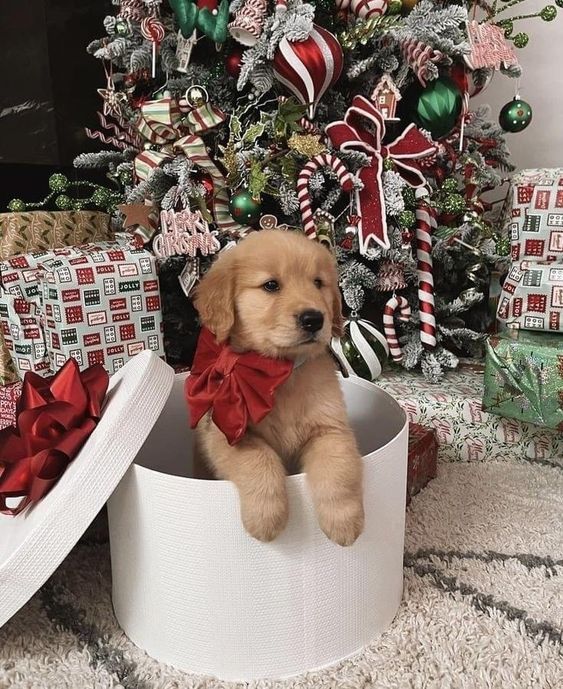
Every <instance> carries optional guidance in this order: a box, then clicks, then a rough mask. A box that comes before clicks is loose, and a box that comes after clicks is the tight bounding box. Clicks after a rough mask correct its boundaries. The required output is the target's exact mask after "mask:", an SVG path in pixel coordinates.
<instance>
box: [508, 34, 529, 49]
mask: <svg viewBox="0 0 563 689" xmlns="http://www.w3.org/2000/svg"><path fill="white" fill-rule="evenodd" d="M512 40H513V42H514V45H515V46H516V47H517V48H525V47H526V46H527V45H528V42H529V40H530V37H529V36H528V34H527V33H524V32H523V31H521V32H520V33H517V34H516V36H514V38H513V39H512Z"/></svg>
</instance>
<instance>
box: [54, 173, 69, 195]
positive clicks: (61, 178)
mask: <svg viewBox="0 0 563 689" xmlns="http://www.w3.org/2000/svg"><path fill="white" fill-rule="evenodd" d="M69 184H70V182H69V181H68V178H67V177H66V175H62V174H61V173H60V172H55V174H54V175H51V176H50V177H49V189H50V190H51V191H59V192H60V191H64V190H65V189H68V185H69Z"/></svg>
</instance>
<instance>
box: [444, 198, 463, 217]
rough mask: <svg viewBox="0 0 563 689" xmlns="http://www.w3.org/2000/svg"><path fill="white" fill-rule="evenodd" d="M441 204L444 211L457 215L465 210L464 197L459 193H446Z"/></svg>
mask: <svg viewBox="0 0 563 689" xmlns="http://www.w3.org/2000/svg"><path fill="white" fill-rule="evenodd" d="M441 206H442V211H443V212H444V213H449V214H451V215H459V214H460V213H463V212H464V211H465V199H464V198H463V196H461V195H460V194H448V195H447V196H446V198H445V199H444V200H443V201H442V203H441Z"/></svg>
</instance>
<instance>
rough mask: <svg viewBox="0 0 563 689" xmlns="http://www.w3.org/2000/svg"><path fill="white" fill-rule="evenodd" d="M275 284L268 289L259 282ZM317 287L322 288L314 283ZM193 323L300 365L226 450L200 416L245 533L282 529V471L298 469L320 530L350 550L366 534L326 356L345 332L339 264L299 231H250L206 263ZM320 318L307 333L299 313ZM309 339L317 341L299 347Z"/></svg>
mask: <svg viewBox="0 0 563 689" xmlns="http://www.w3.org/2000/svg"><path fill="white" fill-rule="evenodd" d="M270 280H277V281H278V282H279V290H278V291H275V292H268V291H266V289H265V288H264V284H265V283H267V282H268V281H270ZM318 280H320V281H321V283H318V282H315V281H318ZM195 306H196V308H197V309H198V311H199V314H200V318H201V320H202V322H203V324H204V325H206V326H207V327H208V328H209V329H210V330H211V331H212V332H213V333H214V334H215V336H216V337H217V339H218V340H219V341H224V340H227V339H229V342H230V345H231V346H232V347H233V348H234V349H236V350H238V351H248V350H254V351H257V352H260V353H261V354H264V355H265V356H270V357H279V358H289V359H296V358H299V359H303V358H305V362H304V363H303V364H301V365H300V366H298V367H297V368H295V369H294V371H293V373H292V375H291V377H290V378H289V380H288V381H287V382H286V383H284V384H283V385H282V386H281V387H280V388H278V390H277V392H276V403H275V406H274V409H273V410H272V411H271V412H270V414H268V416H266V418H265V419H264V420H263V421H262V422H261V423H259V424H258V425H250V426H249V428H248V431H247V433H246V435H245V436H244V438H243V439H242V440H241V441H240V442H239V443H238V444H236V445H234V446H230V445H229V444H228V442H227V440H226V438H225V436H224V435H223V433H222V432H221V431H220V430H219V429H218V428H217V427H216V426H215V425H214V424H213V422H212V421H211V418H210V416H209V415H208V416H207V417H205V418H204V419H203V420H202V421H201V422H200V424H199V426H198V429H197V434H198V445H199V446H200V447H201V448H202V450H203V452H204V454H205V457H206V459H207V461H208V462H209V464H210V465H211V467H212V468H213V470H214V473H215V474H216V476H217V477H219V478H222V479H228V480H230V481H232V482H233V483H234V484H235V486H236V487H237V489H238V492H239V496H240V506H241V515H242V520H243V523H244V526H245V528H246V530H247V531H248V532H249V533H250V534H251V535H252V536H254V537H255V538H258V539H260V540H262V541H270V540H272V539H274V538H275V537H276V536H277V535H278V534H279V533H280V532H281V531H282V530H283V528H284V527H285V524H286V522H287V518H288V500H287V493H286V485H285V476H286V471H288V470H290V471H291V470H294V469H297V468H299V469H303V470H304V471H305V472H306V474H307V480H308V484H309V488H310V491H311V495H312V498H313V501H314V505H315V509H316V512H317V516H318V520H319V524H320V527H321V529H322V530H323V531H324V532H325V534H326V535H327V536H328V537H329V538H330V539H331V540H333V541H334V542H336V543H339V544H340V545H350V544H352V543H353V542H354V541H355V540H356V538H357V537H358V536H359V535H360V533H361V531H362V528H363V520H364V513H363V505H362V462H361V458H360V454H359V452H358V449H357V446H356V441H355V438H354V435H353V433H352V430H351V429H350V426H349V424H348V420H347V417H346V411H345V406H344V401H343V398H342V393H341V391H340V386H339V383H338V379H337V376H336V371H335V366H334V363H333V361H332V359H331V357H330V355H329V354H328V352H327V344H328V342H329V340H330V337H331V335H332V334H339V333H340V331H341V328H342V315H341V305H340V293H339V290H338V278H337V271H336V265H335V262H334V259H333V257H332V256H331V254H330V252H329V251H327V249H326V248H325V247H323V246H321V245H320V244H318V243H316V242H313V241H311V240H310V239H307V238H306V237H305V236H304V235H301V234H299V233H296V232H284V231H281V230H270V231H261V232H256V233H252V234H251V235H249V236H248V237H247V238H245V239H244V240H243V241H241V242H240V243H239V244H238V245H237V246H236V247H235V248H233V249H230V250H228V251H227V252H225V253H224V254H223V255H221V256H220V258H219V259H218V260H217V261H216V262H215V263H214V264H213V266H212V267H211V269H210V270H209V272H208V273H207V274H206V275H205V277H204V278H203V279H202V281H201V283H200V285H199V286H198V289H197V292H196V296H195ZM308 309H315V310H317V311H320V312H321V313H322V314H323V316H324V324H323V327H322V328H321V329H320V330H319V331H318V332H317V333H316V334H315V335H312V334H311V333H307V332H304V330H303V328H302V326H301V325H300V324H299V322H298V316H299V314H301V313H303V312H304V311H306V310H308ZM307 337H310V338H313V337H314V341H309V342H304V339H306V338H307Z"/></svg>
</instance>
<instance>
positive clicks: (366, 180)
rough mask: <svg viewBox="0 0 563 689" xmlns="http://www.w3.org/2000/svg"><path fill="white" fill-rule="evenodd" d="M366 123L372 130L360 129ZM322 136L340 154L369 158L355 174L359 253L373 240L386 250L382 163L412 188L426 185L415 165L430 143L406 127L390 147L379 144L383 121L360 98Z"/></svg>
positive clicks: (411, 126)
mask: <svg viewBox="0 0 563 689" xmlns="http://www.w3.org/2000/svg"><path fill="white" fill-rule="evenodd" d="M364 119H365V120H368V122H369V123H371V125H372V128H369V129H368V128H366V127H364V126H362V124H363V123H362V120H364ZM325 131H326V134H327V136H328V137H329V139H330V140H331V141H332V143H333V144H334V146H336V147H337V148H338V150H340V151H361V152H362V153H366V154H367V155H369V156H370V163H369V165H367V166H366V167H363V168H361V169H360V170H359V172H358V173H357V177H358V178H359V179H360V180H361V182H362V183H363V185H364V187H363V189H361V190H358V191H356V192H355V193H356V204H357V209H358V212H359V215H360V222H359V224H358V239H359V243H360V251H361V253H365V252H366V250H367V249H368V247H369V244H370V241H371V240H372V239H373V240H374V241H376V242H377V243H378V244H380V245H381V246H382V247H383V248H384V249H388V248H389V247H390V243H389V237H388V234H387V219H386V216H385V199H384V197H383V184H382V180H381V175H382V172H383V161H384V160H385V159H386V158H390V159H391V160H393V162H394V163H395V167H396V169H397V172H398V173H399V174H400V175H401V176H402V177H403V179H404V180H405V181H406V182H407V183H408V184H410V185H411V186H412V187H421V186H424V185H425V184H426V178H425V177H424V175H423V173H422V172H421V171H420V169H419V167H418V165H417V163H416V162H415V161H416V160H418V159H419V158H425V157H426V156H429V155H432V154H433V153H434V152H435V151H436V147H435V146H434V144H433V143H431V142H430V141H428V139H427V138H426V137H425V136H424V135H423V134H422V132H421V131H420V130H419V129H417V128H416V126H415V125H414V124H409V126H408V127H407V128H406V129H405V130H404V131H403V132H402V134H400V135H399V136H398V137H397V138H396V139H395V140H394V141H392V142H391V143H390V144H387V145H385V146H384V145H383V144H382V141H383V138H384V136H385V120H384V119H383V115H382V114H381V113H380V112H379V110H378V109H377V108H376V107H375V106H374V104H373V103H371V102H370V101H369V100H367V99H366V98H364V97H363V96H354V99H353V100H352V105H351V106H350V107H349V108H348V110H347V111H346V114H345V115H344V120H340V121H338V122H332V123H331V124H329V125H327V126H326V128H325Z"/></svg>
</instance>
